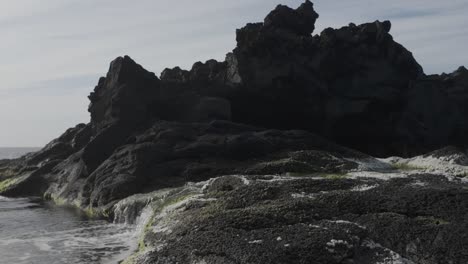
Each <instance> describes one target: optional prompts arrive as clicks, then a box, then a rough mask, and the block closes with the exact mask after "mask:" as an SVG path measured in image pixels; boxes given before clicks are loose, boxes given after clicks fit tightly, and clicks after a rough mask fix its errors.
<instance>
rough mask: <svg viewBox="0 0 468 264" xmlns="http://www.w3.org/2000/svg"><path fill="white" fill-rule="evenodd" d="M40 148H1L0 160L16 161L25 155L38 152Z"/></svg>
mask: <svg viewBox="0 0 468 264" xmlns="http://www.w3.org/2000/svg"><path fill="white" fill-rule="evenodd" d="M39 149H40V148H2V147H0V160H2V159H16V158H19V157H21V156H23V155H24V154H27V153H30V152H35V151H38V150H39Z"/></svg>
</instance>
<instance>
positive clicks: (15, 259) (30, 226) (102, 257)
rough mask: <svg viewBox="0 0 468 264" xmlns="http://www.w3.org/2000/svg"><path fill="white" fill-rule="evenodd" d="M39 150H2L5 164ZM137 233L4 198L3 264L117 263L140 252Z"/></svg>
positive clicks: (0, 221) (0, 227)
mask: <svg viewBox="0 0 468 264" xmlns="http://www.w3.org/2000/svg"><path fill="white" fill-rule="evenodd" d="M34 150H35V149H34V148H1V149H0V159H4V158H17V157H19V156H21V155H24V154H25V153H27V152H30V151H34ZM137 228H138V227H137V226H132V225H125V224H113V223H109V222H108V221H105V220H102V219H93V218H89V217H87V216H86V215H84V214H83V213H81V212H79V211H78V210H76V209H73V208H70V207H63V206H56V205H53V204H51V203H50V202H46V201H43V200H42V199H40V198H37V197H25V198H6V197H2V196H0V264H13V263H14V264H64V263H67V264H85V263H86V264H88V263H89V264H99V263H105V264H107V263H117V262H118V261H120V260H122V259H123V258H125V257H126V256H128V255H129V254H130V253H131V252H132V251H133V250H135V248H134V247H135V245H137V240H138V238H137V237H136V234H137V233H138V232H137Z"/></svg>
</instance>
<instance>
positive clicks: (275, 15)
mask: <svg viewBox="0 0 468 264" xmlns="http://www.w3.org/2000/svg"><path fill="white" fill-rule="evenodd" d="M318 17H319V15H318V14H317V12H315V10H314V4H312V2H310V1H309V0H306V1H305V2H304V3H303V4H302V5H301V6H299V7H298V8H297V9H296V10H294V9H292V8H290V7H288V6H284V5H278V6H277V7H276V8H275V10H273V11H272V12H271V13H270V14H268V16H267V17H266V18H265V21H264V26H265V27H266V28H280V29H283V30H287V31H290V32H293V33H295V34H298V35H310V34H312V32H313V31H314V29H315V21H317V18H318Z"/></svg>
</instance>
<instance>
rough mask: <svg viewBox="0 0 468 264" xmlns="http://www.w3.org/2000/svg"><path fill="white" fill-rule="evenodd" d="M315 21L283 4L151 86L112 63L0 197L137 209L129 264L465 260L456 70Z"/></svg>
mask: <svg viewBox="0 0 468 264" xmlns="http://www.w3.org/2000/svg"><path fill="white" fill-rule="evenodd" d="M317 19H318V14H317V13H316V12H315V10H314V8H313V4H312V3H311V2H310V1H308V0H307V1H305V3H304V4H302V5H301V6H300V7H298V8H297V9H292V8H289V7H286V6H282V5H280V6H278V7H277V8H276V9H275V10H273V11H272V12H271V13H270V14H269V15H268V16H267V17H266V18H265V20H264V22H263V23H255V24H247V25H246V26H245V27H244V28H242V29H239V30H238V31H237V47H236V48H235V49H234V50H233V51H232V52H231V53H229V54H227V56H226V60H225V61H223V62H217V61H215V60H209V61H207V62H205V63H201V62H197V63H195V64H194V65H193V67H192V69H190V70H183V69H180V68H179V67H176V68H173V69H165V70H164V71H163V72H162V74H161V77H160V78H158V77H157V76H156V75H155V74H154V73H151V72H148V71H147V70H145V69H144V68H143V67H142V66H140V65H138V64H137V63H136V62H134V61H133V60H132V59H131V58H130V57H128V56H125V57H119V58H117V59H116V60H114V61H113V62H112V63H111V66H110V69H109V72H108V73H107V76H106V77H102V78H101V79H100V80H99V83H98V85H97V86H96V88H95V89H94V92H92V93H91V94H90V96H89V99H90V101H91V104H90V106H89V109H88V110H89V112H90V114H91V121H90V122H89V123H88V124H80V125H77V126H76V127H74V128H71V129H69V130H67V131H66V132H65V133H64V134H63V135H62V136H60V137H59V138H57V139H55V140H53V141H52V142H51V143H49V144H48V145H47V146H45V147H44V148H43V149H42V150H40V151H39V152H36V153H32V154H28V155H26V156H24V157H22V158H20V159H17V160H11V161H6V160H5V161H0V194H2V195H7V196H25V195H41V196H43V197H44V198H45V199H51V200H53V201H55V202H56V203H58V204H66V205H73V206H76V207H78V208H80V209H82V210H84V211H86V212H88V213H89V214H91V215H93V216H105V217H108V218H109V219H114V220H115V221H120V219H126V220H127V221H128V222H132V221H134V220H135V219H131V218H132V217H133V218H135V217H136V215H137V213H136V212H140V211H141V210H142V208H144V207H146V208H149V210H152V212H153V214H152V217H151V221H149V222H148V223H147V228H146V229H145V233H144V234H142V240H141V242H140V249H139V251H138V252H136V253H135V255H133V256H132V257H131V258H129V259H127V262H128V263H132V262H133V263H343V264H345V263H369V264H370V263H413V262H414V263H467V262H468V255H467V253H466V250H465V246H464V245H466V244H468V237H467V236H466V235H465V234H466V233H467V231H468V223H467V220H466V219H468V215H467V212H468V210H467V209H468V203H467V201H468V188H467V178H466V175H467V174H468V166H467V165H468V158H467V156H466V146H467V143H468V140H467V137H465V135H466V134H467V132H468V121H467V119H466V117H467V116H468V108H467V107H466V105H467V103H468V70H466V68H464V67H460V68H459V69H458V70H457V71H455V72H454V73H452V74H442V75H431V76H427V75H425V74H424V72H423V70H422V68H421V66H420V65H419V64H418V63H417V62H416V61H415V59H414V58H413V56H412V54H411V52H409V51H408V50H406V49H405V48H404V47H403V46H402V45H400V44H398V43H397V42H395V41H394V39H393V37H392V36H391V35H390V33H389V32H390V29H391V23H390V22H389V21H383V22H380V21H375V22H373V23H367V24H363V25H354V24H350V25H349V26H345V27H342V28H340V29H331V28H328V29H325V30H324V31H323V32H322V33H321V34H320V35H312V33H313V31H314V29H315V21H316V20H317ZM333 142H336V143H333ZM448 145H452V146H453V147H450V148H444V149H443V150H441V151H436V152H433V153H430V154H428V155H424V156H417V157H414V158H412V159H404V158H389V159H376V158H373V157H372V156H394V155H397V156H402V157H405V158H406V157H410V156H416V155H420V154H424V153H427V152H430V151H434V150H437V149H440V148H442V147H445V146H448ZM352 149H356V150H357V151H354V150H352ZM363 153H366V154H363ZM371 155H372V156H371ZM135 194H138V195H135ZM133 195H135V196H133ZM129 208H133V209H129ZM130 211H131V212H133V213H131V214H127V215H126V216H125V214H124V212H130ZM398 261H399V262H398Z"/></svg>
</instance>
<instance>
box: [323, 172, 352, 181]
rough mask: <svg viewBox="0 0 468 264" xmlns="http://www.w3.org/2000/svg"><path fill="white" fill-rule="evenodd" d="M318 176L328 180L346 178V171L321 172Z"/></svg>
mask: <svg viewBox="0 0 468 264" xmlns="http://www.w3.org/2000/svg"><path fill="white" fill-rule="evenodd" d="M320 176H321V177H322V178H325V179H328V180H341V179H346V173H328V174H321V175H320Z"/></svg>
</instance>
